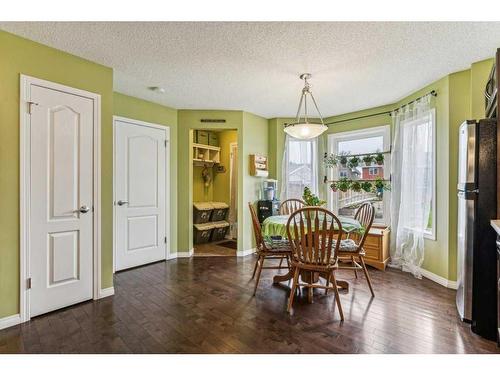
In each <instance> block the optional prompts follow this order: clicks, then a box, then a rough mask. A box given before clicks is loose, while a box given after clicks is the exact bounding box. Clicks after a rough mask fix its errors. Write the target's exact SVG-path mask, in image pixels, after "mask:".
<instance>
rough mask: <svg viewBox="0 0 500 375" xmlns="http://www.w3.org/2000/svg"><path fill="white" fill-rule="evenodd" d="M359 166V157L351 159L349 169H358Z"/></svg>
mask: <svg viewBox="0 0 500 375" xmlns="http://www.w3.org/2000/svg"><path fill="white" fill-rule="evenodd" d="M358 166H359V157H358V156H353V157H352V158H350V159H349V168H356V167H358Z"/></svg>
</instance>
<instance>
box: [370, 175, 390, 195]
mask: <svg viewBox="0 0 500 375" xmlns="http://www.w3.org/2000/svg"><path fill="white" fill-rule="evenodd" d="M373 189H374V193H375V194H377V197H379V198H382V196H383V195H384V190H391V187H390V186H389V185H388V184H386V183H385V181H384V180H383V179H382V178H380V177H377V179H376V180H375V183H374V185H373Z"/></svg>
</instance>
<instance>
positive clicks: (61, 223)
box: [29, 84, 94, 316]
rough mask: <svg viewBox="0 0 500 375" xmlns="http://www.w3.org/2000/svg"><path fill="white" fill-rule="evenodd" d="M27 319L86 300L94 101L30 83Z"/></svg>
mask: <svg viewBox="0 0 500 375" xmlns="http://www.w3.org/2000/svg"><path fill="white" fill-rule="evenodd" d="M30 100H31V101H32V102H34V103H36V104H33V105H31V116H30V136H29V139H30V172H29V173H30V181H31V184H30V201H29V207H30V218H29V242H30V257H29V259H30V277H31V290H30V297H29V298H30V316H36V315H40V314H43V313H46V312H49V311H52V310H55V309H59V308H62V307H65V306H69V305H72V304H75V303H78V302H82V301H85V300H88V299H91V298H92V286H93V271H92V269H93V229H92V226H93V198H92V197H93V188H92V187H93V157H92V153H93V126H94V123H93V121H94V101H93V100H92V99H90V98H85V97H82V96H79V95H74V94H71V93H67V92H63V91H59V90H53V89H50V88H46V87H42V86H39V85H35V84H31V87H30Z"/></svg>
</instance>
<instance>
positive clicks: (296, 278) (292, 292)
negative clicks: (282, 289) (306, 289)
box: [286, 267, 299, 312]
mask: <svg viewBox="0 0 500 375" xmlns="http://www.w3.org/2000/svg"><path fill="white" fill-rule="evenodd" d="M298 282H299V268H298V267H296V268H295V271H294V273H293V280H292V289H291V290H290V297H289V298H288V306H287V308H286V311H288V312H290V310H291V309H292V305H293V299H294V298H295V291H296V290H297V283H298Z"/></svg>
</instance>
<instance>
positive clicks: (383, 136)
mask: <svg viewBox="0 0 500 375" xmlns="http://www.w3.org/2000/svg"><path fill="white" fill-rule="evenodd" d="M390 142H391V140H390V127H389V126H380V127H376V128H370V129H364V130H359V131H351V132H344V133H336V134H330V135H329V136H328V148H329V151H330V152H331V153H332V154H336V155H338V154H341V153H346V154H349V155H359V154H373V155H375V154H376V153H377V152H379V151H382V152H383V151H386V150H389V149H390ZM384 157H385V160H384V163H383V164H382V165H378V164H376V162H371V163H369V164H368V165H366V164H365V163H364V162H363V160H362V157H360V159H361V160H360V162H359V165H358V166H356V167H352V166H345V167H342V166H340V165H339V166H337V167H335V168H331V169H330V176H329V178H330V179H332V180H336V179H339V178H343V177H345V178H347V179H350V180H353V181H356V180H358V181H360V182H369V183H371V184H374V182H375V180H377V179H378V178H381V179H389V178H390V154H384ZM372 181H373V182H372ZM329 191H330V193H329V194H328V205H329V208H330V209H331V210H332V211H334V212H336V213H337V214H339V215H342V216H348V217H353V216H354V214H355V212H356V210H357V208H358V207H359V206H360V205H361V204H363V203H364V202H371V203H372V204H373V206H374V207H375V223H378V224H389V198H390V194H389V192H388V191H386V192H384V194H383V196H382V197H380V196H377V194H376V193H375V192H373V191H368V192H367V191H364V190H362V191H360V192H355V191H352V190H348V191H347V192H342V191H337V192H333V191H332V190H329Z"/></svg>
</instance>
